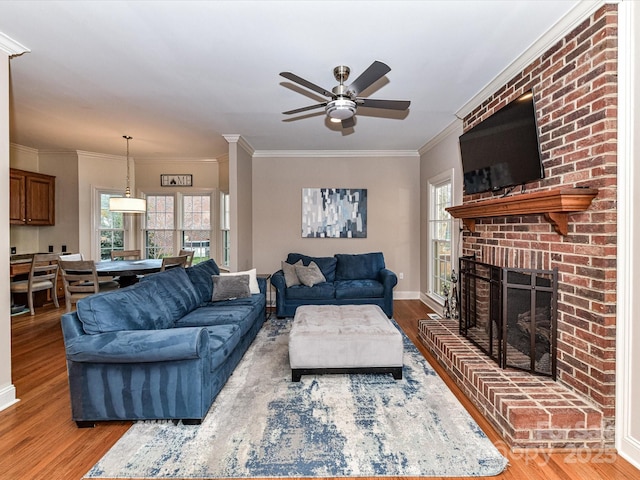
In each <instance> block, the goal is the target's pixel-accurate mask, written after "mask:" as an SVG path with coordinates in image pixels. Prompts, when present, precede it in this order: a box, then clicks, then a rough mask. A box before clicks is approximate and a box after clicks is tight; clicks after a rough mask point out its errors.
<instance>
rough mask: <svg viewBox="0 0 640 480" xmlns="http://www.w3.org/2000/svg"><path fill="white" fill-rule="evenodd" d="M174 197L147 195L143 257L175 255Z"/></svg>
mask: <svg viewBox="0 0 640 480" xmlns="http://www.w3.org/2000/svg"><path fill="white" fill-rule="evenodd" d="M175 229H176V215H175V198H174V196H173V195H147V222H146V229H145V242H144V246H145V258H162V257H170V256H172V255H175V252H176V251H177V250H176V248H175V243H174V233H175Z"/></svg>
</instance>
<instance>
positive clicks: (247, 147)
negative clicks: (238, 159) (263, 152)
mask: <svg viewBox="0 0 640 480" xmlns="http://www.w3.org/2000/svg"><path fill="white" fill-rule="evenodd" d="M222 136H223V137H224V139H225V140H226V141H227V142H229V143H237V144H238V146H239V147H240V148H242V149H243V150H244V151H245V152H247V153H248V154H249V155H251V156H253V155H254V153H255V152H256V150H255V149H254V148H253V147H252V146H251V144H250V143H249V142H247V141H246V140H245V139H244V137H243V136H242V135H238V134H235V133H234V134H222Z"/></svg>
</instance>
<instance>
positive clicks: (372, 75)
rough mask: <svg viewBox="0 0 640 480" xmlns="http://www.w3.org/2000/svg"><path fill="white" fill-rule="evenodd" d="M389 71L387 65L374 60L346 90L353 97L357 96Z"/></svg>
mask: <svg viewBox="0 0 640 480" xmlns="http://www.w3.org/2000/svg"><path fill="white" fill-rule="evenodd" d="M390 71H391V68H389V66H388V65H386V64H384V63H382V62H379V61H377V60H376V61H375V62H373V63H372V64H371V65H369V68H367V69H366V70H365V71H364V72H362V73H361V74H360V76H359V77H358V78H356V79H355V80H354V81H353V83H352V84H351V85H349V88H348V90H349V91H350V92H352V93H353V94H354V95H355V96H358V95H359V94H360V92H362V91H363V90H365V89H366V88H368V87H370V86H371V85H373V84H374V83H375V82H376V81H378V80H379V79H380V78H382V77H384V76H385V75H386V74H387V73H389V72H390Z"/></svg>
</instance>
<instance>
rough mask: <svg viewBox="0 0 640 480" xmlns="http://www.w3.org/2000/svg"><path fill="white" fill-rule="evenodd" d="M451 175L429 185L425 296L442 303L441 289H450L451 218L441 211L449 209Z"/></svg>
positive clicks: (442, 290)
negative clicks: (427, 295)
mask: <svg viewBox="0 0 640 480" xmlns="http://www.w3.org/2000/svg"><path fill="white" fill-rule="evenodd" d="M451 200H452V182H451V175H450V174H445V175H441V176H438V177H436V178H434V179H432V180H430V181H429V216H428V220H427V221H428V235H429V243H428V248H429V254H428V257H427V258H428V269H429V272H428V279H429V293H430V294H431V295H433V296H434V297H435V298H437V299H439V300H441V301H444V297H445V295H444V293H443V292H444V289H445V287H446V288H450V283H451V268H452V262H453V258H452V256H451V254H452V251H451V225H452V221H451V216H450V215H449V212H447V211H446V210H445V208H447V207H450V206H451Z"/></svg>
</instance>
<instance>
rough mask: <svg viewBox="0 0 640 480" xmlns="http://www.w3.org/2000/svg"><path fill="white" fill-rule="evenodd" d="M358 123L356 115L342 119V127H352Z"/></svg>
mask: <svg viewBox="0 0 640 480" xmlns="http://www.w3.org/2000/svg"><path fill="white" fill-rule="evenodd" d="M355 124H356V117H355V115H354V116H352V117H349V118H345V119H344V120H342V128H351V127H353V126H354V125H355Z"/></svg>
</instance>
